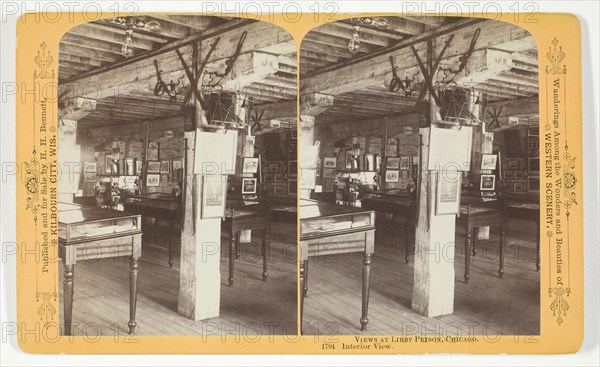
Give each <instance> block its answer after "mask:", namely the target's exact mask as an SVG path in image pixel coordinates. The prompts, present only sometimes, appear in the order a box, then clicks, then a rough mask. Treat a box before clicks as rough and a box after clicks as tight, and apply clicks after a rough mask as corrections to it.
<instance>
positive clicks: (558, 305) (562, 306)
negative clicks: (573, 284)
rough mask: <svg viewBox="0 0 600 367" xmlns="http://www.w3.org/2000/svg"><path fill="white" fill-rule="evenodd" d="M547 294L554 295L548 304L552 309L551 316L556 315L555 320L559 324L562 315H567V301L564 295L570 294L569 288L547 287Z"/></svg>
mask: <svg viewBox="0 0 600 367" xmlns="http://www.w3.org/2000/svg"><path fill="white" fill-rule="evenodd" d="M548 293H549V296H550V297H552V296H553V295H554V300H553V301H552V303H551V304H550V310H551V311H552V316H555V317H556V316H557V315H558V317H557V319H556V322H557V323H558V324H559V325H561V324H562V323H563V321H564V320H563V318H562V317H563V316H567V311H568V310H569V303H568V302H567V301H566V299H565V298H566V297H569V294H571V288H569V287H567V288H565V287H554V288H552V287H551V288H548Z"/></svg>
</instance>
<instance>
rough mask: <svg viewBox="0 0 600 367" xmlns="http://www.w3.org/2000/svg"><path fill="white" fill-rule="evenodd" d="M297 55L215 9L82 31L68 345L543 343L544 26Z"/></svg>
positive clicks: (69, 134)
mask: <svg viewBox="0 0 600 367" xmlns="http://www.w3.org/2000/svg"><path fill="white" fill-rule="evenodd" d="M298 41H300V40H298ZM299 44H300V42H299ZM296 47H297V46H296V40H294V39H293V37H292V36H291V35H290V34H289V33H288V32H287V31H286V30H284V29H282V28H280V27H278V26H275V25H272V24H270V23H267V22H260V21H256V20H251V19H241V18H227V17H217V16H193V15H158V14H153V15H151V16H143V15H140V16H128V17H117V18H110V19H104V20H99V21H95V22H91V23H86V24H82V25H78V26H76V27H74V28H72V29H71V30H70V31H68V32H67V33H66V34H65V35H64V36H63V38H62V40H61V42H60V48H59V60H58V64H59V69H58V80H59V102H58V107H59V126H58V134H59V162H58V163H59V165H61V166H67V165H68V166H73V165H76V166H77V167H80V169H79V170H76V172H75V174H74V175H70V176H69V177H68V179H66V178H65V177H63V178H62V179H61V180H60V182H59V200H60V205H59V257H60V269H61V271H60V273H61V282H62V289H61V290H60V302H61V315H60V317H61V320H62V321H63V330H62V332H63V334H65V335H86V334H87V333H88V332H89V330H88V328H89V325H94V327H95V328H98V327H99V328H100V329H101V330H103V334H104V335H109V334H112V333H114V332H115V330H117V331H118V332H119V333H123V334H125V333H130V334H136V335H230V334H235V335H248V334H252V335H266V334H272V335H296V334H298V333H302V334H305V335H311V334H319V335H330V334H341V335H355V334H373V335H425V334H426V335H433V334H438V335H440V334H441V335H463V336H464V335H512V334H519V335H536V334H539V330H540V328H539V319H540V305H539V303H540V300H539V297H540V277H539V270H540V262H539V247H540V246H539V245H540V242H539V230H540V228H539V226H540V221H539V217H540V206H539V190H540V176H539V171H540V169H539V133H538V127H539V111H538V110H539V106H538V66H537V65H538V50H537V48H536V43H535V40H534V39H533V37H532V36H531V35H530V34H529V33H528V32H527V31H525V30H523V29H522V28H520V27H518V26H515V25H512V24H508V23H503V22H498V21H494V20H484V19H475V18H454V17H395V16H385V17H379V16H374V17H365V18H353V19H345V20H339V21H335V22H329V23H327V24H323V25H320V26H316V27H315V28H314V29H312V30H311V31H310V32H308V33H307V34H306V36H305V37H304V38H303V39H302V40H301V45H300V49H299V51H298V50H297V48H296ZM297 59H299V64H298V63H297ZM298 74H299V80H300V85H299V86H298V85H297V75H298ZM298 90H299V91H300V93H299V95H298V92H297V91H298ZM298 100H299V110H298ZM298 296H299V297H298Z"/></svg>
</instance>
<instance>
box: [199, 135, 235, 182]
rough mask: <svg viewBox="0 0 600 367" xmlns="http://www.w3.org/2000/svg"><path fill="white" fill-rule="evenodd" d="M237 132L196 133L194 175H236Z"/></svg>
mask: <svg viewBox="0 0 600 367" xmlns="http://www.w3.org/2000/svg"><path fill="white" fill-rule="evenodd" d="M237 135H238V134H237V130H223V131H218V132H207V131H202V130H197V131H196V147H195V163H194V173H195V174H203V175H234V174H235V162H236V153H237Z"/></svg>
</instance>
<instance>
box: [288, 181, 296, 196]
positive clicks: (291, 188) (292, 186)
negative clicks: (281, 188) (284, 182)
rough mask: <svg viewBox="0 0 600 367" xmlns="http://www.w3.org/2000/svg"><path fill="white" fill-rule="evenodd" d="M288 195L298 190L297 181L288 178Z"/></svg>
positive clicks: (294, 193)
mask: <svg viewBox="0 0 600 367" xmlns="http://www.w3.org/2000/svg"><path fill="white" fill-rule="evenodd" d="M287 190H288V192H287V193H288V195H296V194H297V191H298V182H296V180H288V187H287Z"/></svg>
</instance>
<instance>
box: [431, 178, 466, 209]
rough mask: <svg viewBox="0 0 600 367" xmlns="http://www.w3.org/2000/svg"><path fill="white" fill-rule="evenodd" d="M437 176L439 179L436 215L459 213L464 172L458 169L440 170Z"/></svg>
mask: <svg viewBox="0 0 600 367" xmlns="http://www.w3.org/2000/svg"><path fill="white" fill-rule="evenodd" d="M435 176H436V180H437V195H436V196H437V197H436V201H435V215H444V214H458V212H459V210H460V187H461V179H462V174H460V172H458V171H443V172H439V171H438V172H437V173H436V175H435Z"/></svg>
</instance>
